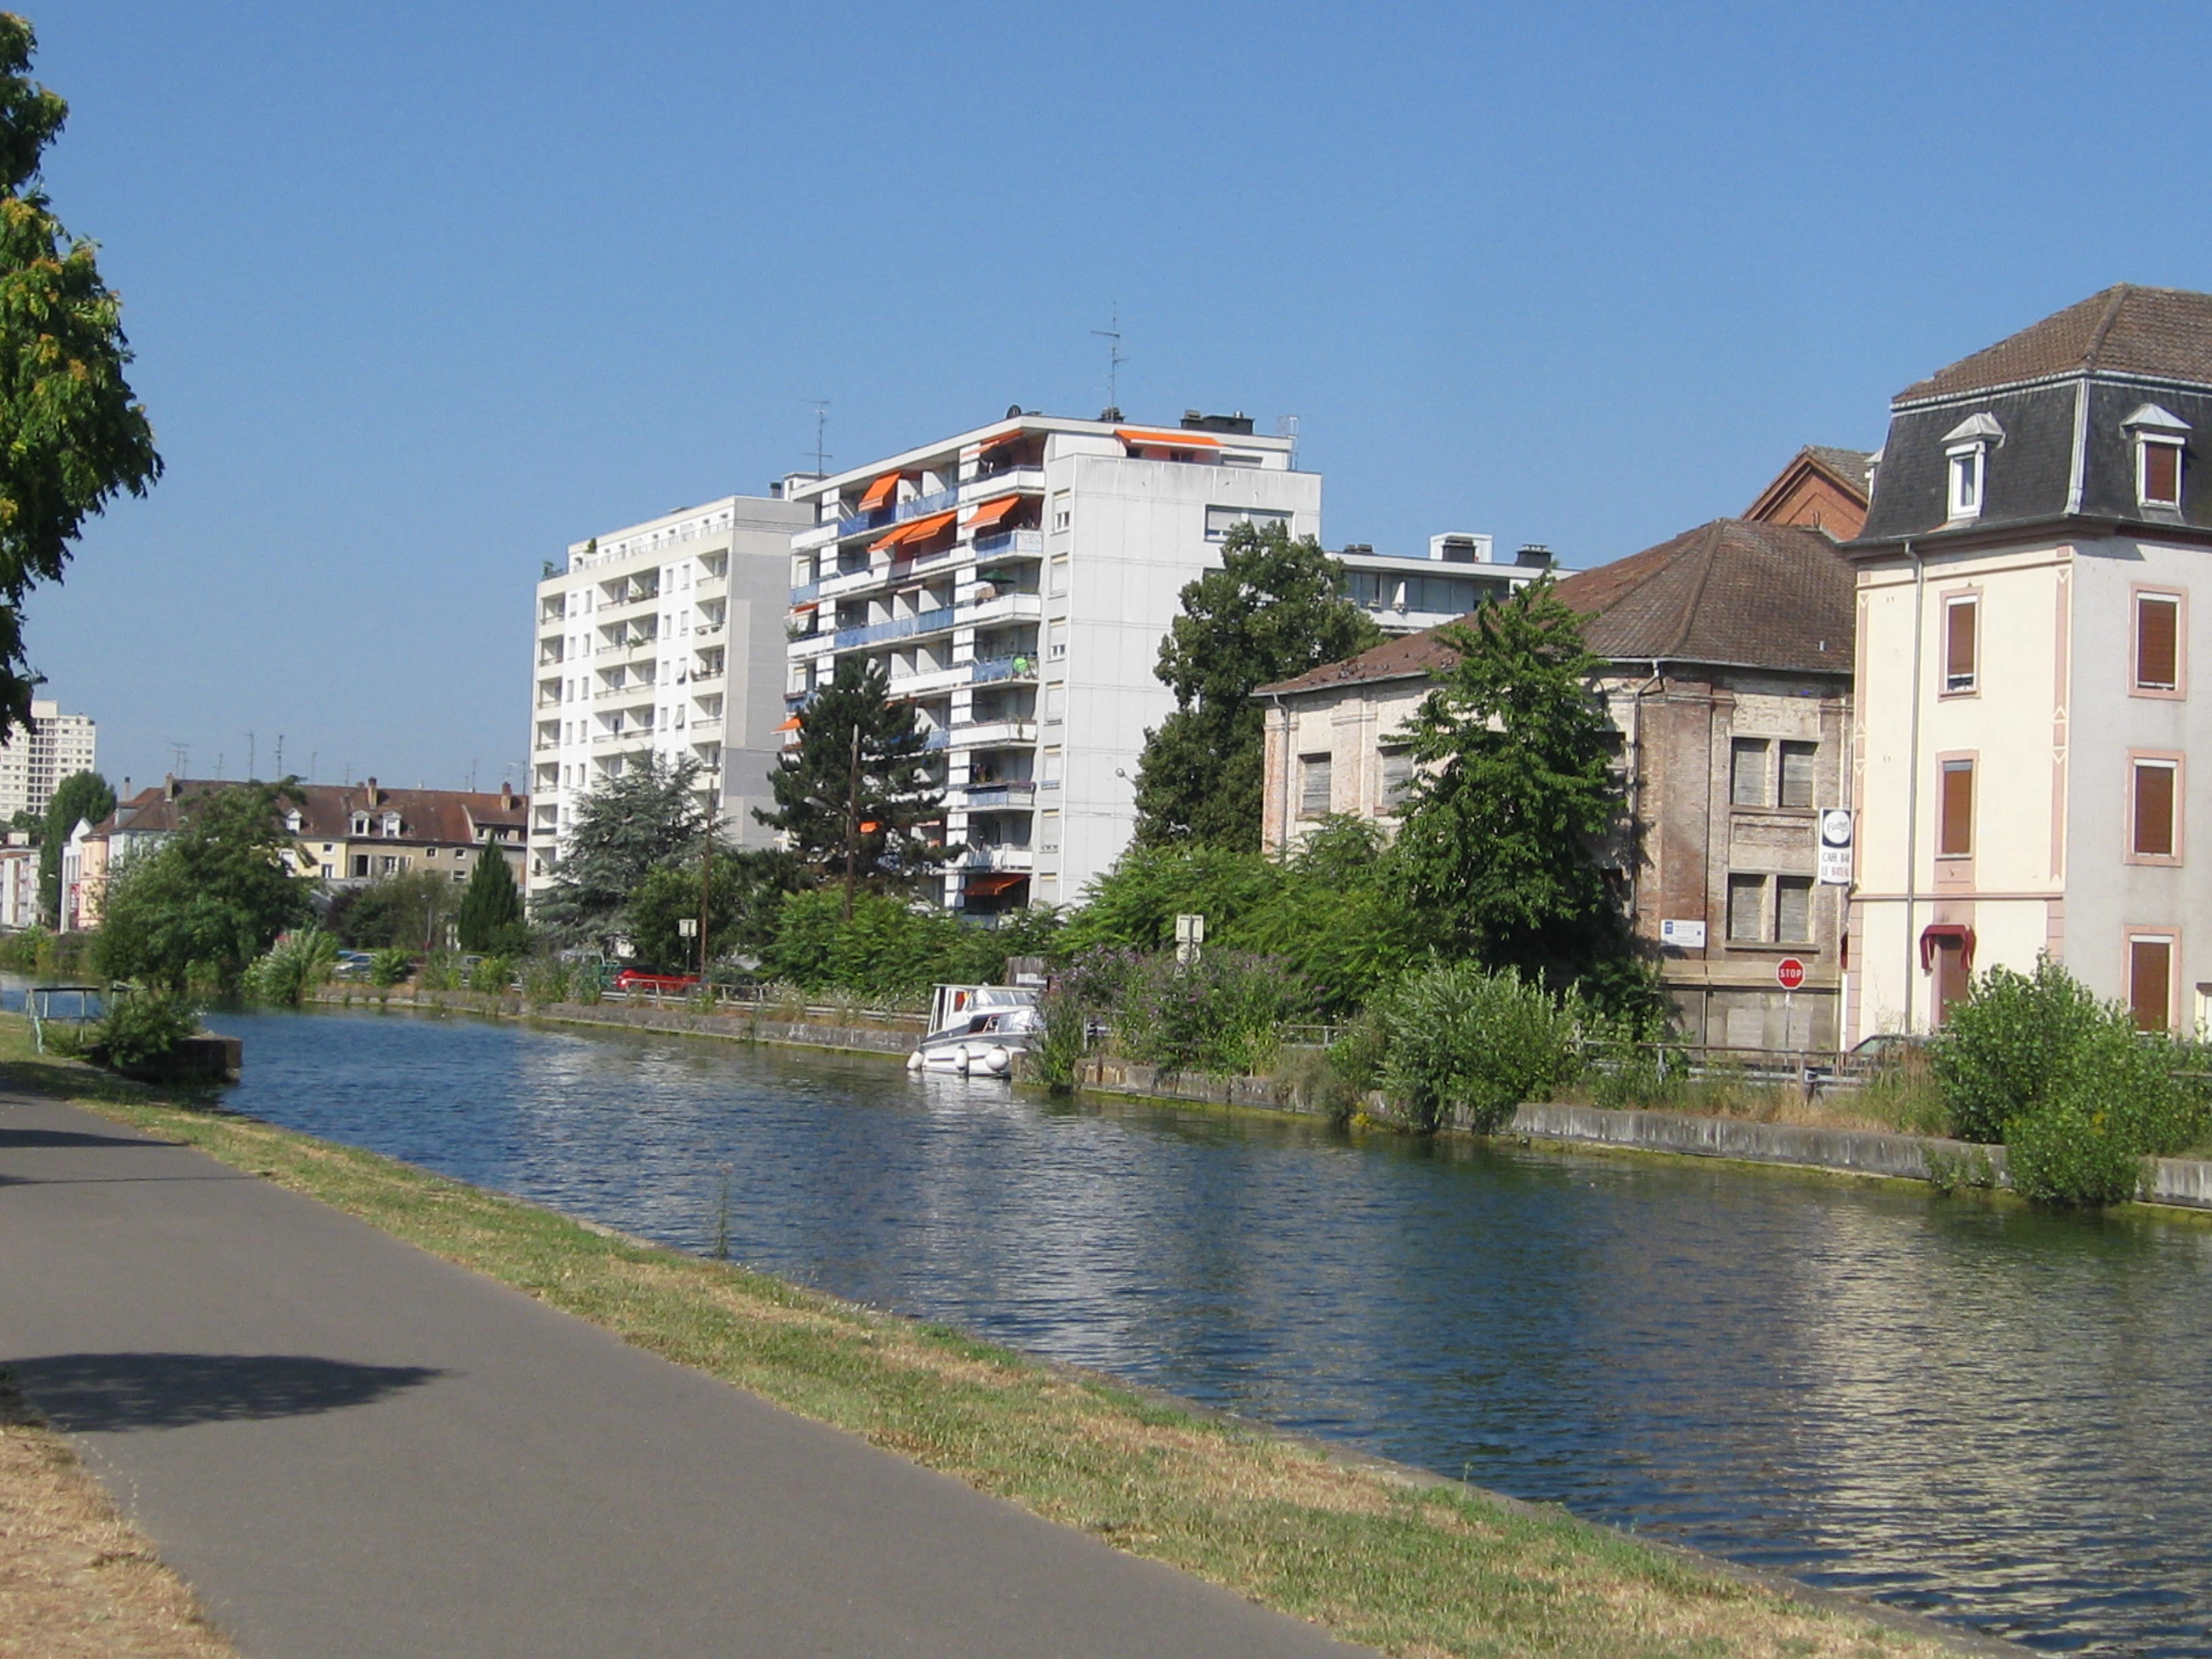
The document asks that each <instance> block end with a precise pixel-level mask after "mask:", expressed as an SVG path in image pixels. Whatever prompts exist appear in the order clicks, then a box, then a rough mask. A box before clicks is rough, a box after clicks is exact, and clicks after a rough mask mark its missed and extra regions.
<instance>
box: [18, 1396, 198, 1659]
mask: <svg viewBox="0 0 2212 1659" xmlns="http://www.w3.org/2000/svg"><path fill="white" fill-rule="evenodd" d="M0 1656H6V1659H18V1656H21V1659H235V1654H234V1650H233V1649H232V1648H231V1646H230V1644H228V1643H227V1642H225V1641H224V1640H223V1639H222V1638H221V1637H220V1636H218V1635H216V1632H215V1631H214V1629H213V1628H212V1627H211V1626H210V1625H209V1624H208V1622H207V1620H206V1618H205V1617H204V1615H203V1613H201V1611H200V1608H199V1605H198V1603H197V1601H196V1600H195V1599H194V1598H193V1595H192V1593H191V1590H190V1589H187V1588H186V1587H185V1583H184V1582H183V1581H182V1580H181V1579H179V1577H177V1576H176V1574H174V1573H173V1572H171V1571H169V1570H168V1569H167V1567H165V1566H163V1565H161V1563H160V1562H159V1561H157V1560H156V1559H155V1558H154V1553H153V1550H152V1547H150V1546H149V1544H148V1543H147V1541H146V1540H145V1539H144V1538H143V1537H141V1536H140V1535H139V1534H138V1532H137V1529H136V1528H133V1527H132V1526H131V1523H130V1522H127V1521H125V1519H124V1518H123V1516H122V1515H121V1514H120V1513H119V1512H118V1510H116V1507H115V1505H114V1504H113V1503H112V1502H111V1501H110V1500H109V1498H108V1496H107V1494H106V1492H104V1491H102V1490H101V1489H100V1483H99V1482H98V1481H97V1480H94V1479H93V1477H92V1475H91V1474H89V1473H88V1471H87V1470H86V1468H85V1467H84V1466H83V1464H82V1463H80V1462H78V1461H77V1457H76V1453H75V1452H73V1451H71V1450H70V1448H69V1445H68V1443H67V1442H65V1441H64V1440H63V1439H62V1438H61V1437H60V1436H58V1435H56V1434H52V1433H50V1432H49V1431H47V1430H46V1427H45V1425H43V1424H41V1423H40V1420H39V1418H38V1416H37V1414H36V1413H33V1411H32V1410H31V1409H30V1408H29V1407H28V1406H27V1405H26V1404H25V1403H24V1401H23V1397H22V1395H21V1394H19V1393H18V1392H16V1390H15V1386H14V1384H13V1383H11V1382H10V1381H9V1377H8V1374H7V1373H6V1372H5V1371H4V1370H0Z"/></svg>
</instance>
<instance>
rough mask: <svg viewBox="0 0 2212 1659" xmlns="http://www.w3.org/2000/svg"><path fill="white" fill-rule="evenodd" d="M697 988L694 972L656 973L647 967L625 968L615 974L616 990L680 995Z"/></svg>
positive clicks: (697, 977) (697, 981)
mask: <svg viewBox="0 0 2212 1659" xmlns="http://www.w3.org/2000/svg"><path fill="white" fill-rule="evenodd" d="M698 988H699V975H696V974H656V973H654V972H653V970H652V969H648V968H625V969H623V970H622V972H620V973H619V974H617V975H615V989H616V990H617V991H649V992H651V993H652V994H654V995H655V996H681V995H683V994H685V993H686V992H690V991H696V990H697V989H698Z"/></svg>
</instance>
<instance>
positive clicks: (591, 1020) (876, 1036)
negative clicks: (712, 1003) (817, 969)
mask: <svg viewBox="0 0 2212 1659" xmlns="http://www.w3.org/2000/svg"><path fill="white" fill-rule="evenodd" d="M314 1000H315V1001H317V1002H320V1003H326V1004H329V1005H331V1006H347V1005H351V1004H354V1003H356V1002H358V1003H362V1004H369V1003H375V1004H383V1003H397V1004H398V1005H399V1006H401V1007H403V1008H452V1009H457V1010H459V1011H461V1012H467V1013H476V1014H504V1015H507V1017H509V1018H528V1019H548V1020H553V1021H556V1022H557V1023H559V1024H563V1025H602V1026H627V1027H629V1029H630V1030H637V1031H671V1032H676V1033H678V1034H680V1035H683V1036H707V1037H720V1038H721V1039H722V1040H723V1041H724V1042H778V1043H790V1044H795V1045H798V1046H799V1047H801V1048H846V1049H852V1050H854V1051H856V1052H859V1053H861V1054H910V1053H912V1052H913V1050H914V1045H915V1036H914V1034H913V1033H912V1032H911V1031H900V1030H882V1029H879V1028H878V1027H875V1026H867V1025H817V1024H811V1023H810V1022H808V1021H805V1020H784V1019H763V1018H760V1017H759V1015H758V1014H757V1013H756V1012H754V1011H753V1010H751V1009H743V1010H737V1011H732V1012H715V1013H711V1014H705V1013H701V1012H698V1011H696V1009H691V1008H684V1007H665V1006H653V1005H652V1004H650V1003H646V1004H639V1003H623V1002H589V1003H586V1002H554V1003H548V1004H547V1005H546V1006H544V1007H542V1008H533V1007H532V1006H530V1005H529V1004H528V1003H527V1002H526V1001H525V1000H523V999H522V998H521V997H519V996H516V995H514V994H512V993H509V994H507V995H504V996H495V995H493V994H490V993H489V992H483V991H404V990H395V991H393V992H392V993H391V994H388V995H387V994H385V993H383V992H380V991H362V992H360V993H358V994H355V993H351V992H347V993H338V992H333V991H329V990H325V991H324V992H322V993H320V994H318V995H317V996H316V997H315V998H314Z"/></svg>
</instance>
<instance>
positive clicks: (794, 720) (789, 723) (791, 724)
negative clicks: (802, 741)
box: [775, 714, 799, 732]
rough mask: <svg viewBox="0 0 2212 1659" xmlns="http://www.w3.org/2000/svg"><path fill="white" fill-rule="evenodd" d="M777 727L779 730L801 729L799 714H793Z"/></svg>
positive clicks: (794, 730) (793, 730)
mask: <svg viewBox="0 0 2212 1659" xmlns="http://www.w3.org/2000/svg"><path fill="white" fill-rule="evenodd" d="M775 729H776V730H777V731H779V732H796V731H797V730H799V716H798V715H796V714H793V716H792V717H791V718H790V719H789V720H786V721H785V722H784V723H783V724H782V725H781V726H777V727H776V728H775Z"/></svg>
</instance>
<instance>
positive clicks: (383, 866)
mask: <svg viewBox="0 0 2212 1659" xmlns="http://www.w3.org/2000/svg"><path fill="white" fill-rule="evenodd" d="M376 867H377V870H378V872H380V873H381V874H384V875H387V876H395V875H398V873H399V860H398V859H396V858H393V857H392V856H391V855H390V854H386V855H385V856H384V857H382V858H380V859H379V860H377V861H376Z"/></svg>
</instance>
